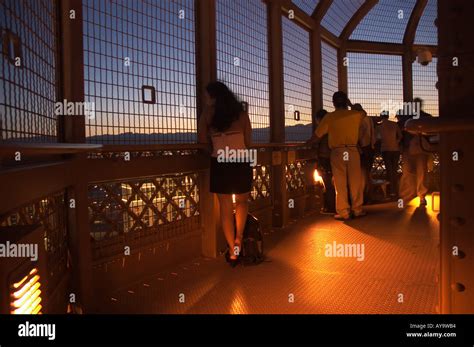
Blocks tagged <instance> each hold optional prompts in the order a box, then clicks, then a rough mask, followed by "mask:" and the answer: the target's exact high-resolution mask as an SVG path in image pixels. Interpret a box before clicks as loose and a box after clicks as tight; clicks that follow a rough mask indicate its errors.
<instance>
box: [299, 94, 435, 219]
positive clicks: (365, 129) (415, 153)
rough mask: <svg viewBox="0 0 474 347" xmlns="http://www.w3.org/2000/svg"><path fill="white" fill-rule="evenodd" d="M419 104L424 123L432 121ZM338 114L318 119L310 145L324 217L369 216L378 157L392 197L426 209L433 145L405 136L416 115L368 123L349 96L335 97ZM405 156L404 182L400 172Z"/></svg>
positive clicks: (322, 113) (321, 112)
mask: <svg viewBox="0 0 474 347" xmlns="http://www.w3.org/2000/svg"><path fill="white" fill-rule="evenodd" d="M414 103H418V105H419V109H420V112H419V113H420V114H419V115H417V116H419V117H420V118H425V117H431V115H429V114H428V113H426V112H424V111H423V110H422V105H423V101H422V100H421V99H419V98H417V99H415V100H414ZM333 104H334V107H335V110H334V111H333V112H330V113H328V112H327V111H326V110H319V111H318V112H316V113H315V115H314V117H313V120H314V124H315V127H314V133H313V136H312V137H311V138H310V139H309V140H308V144H314V145H316V147H317V152H318V171H319V172H320V173H321V176H322V178H323V182H324V186H325V191H324V206H323V209H322V212H323V213H328V214H334V218H335V219H338V220H348V219H350V218H352V217H361V216H364V215H366V212H365V211H364V210H363V208H362V206H363V205H364V204H365V203H367V202H368V201H369V200H370V194H369V193H370V185H371V171H372V166H373V163H374V157H375V154H376V153H377V152H380V153H381V155H382V158H383V161H384V164H385V170H386V174H387V181H388V183H389V194H390V196H391V197H392V198H398V199H402V201H403V203H404V204H406V203H408V202H409V201H410V200H412V199H413V198H415V197H417V196H418V197H419V198H420V206H426V198H425V196H426V194H427V192H428V189H427V187H426V185H425V176H426V172H427V164H428V157H429V153H428V152H427V151H426V149H427V148H429V142H428V140H427V139H426V138H424V137H422V136H415V135H412V134H410V133H408V132H406V131H405V130H404V127H405V122H406V121H407V120H408V119H410V118H412V117H413V116H414V115H409V114H404V112H403V110H399V111H398V112H397V122H394V121H391V120H389V113H388V111H384V112H382V113H381V114H380V117H379V118H378V119H377V117H369V116H368V115H367V112H366V111H365V110H364V109H363V107H362V106H361V105H360V104H352V103H351V102H350V100H349V99H348V97H347V95H346V94H345V93H344V92H341V91H339V92H336V93H334V95H333ZM400 155H401V156H402V176H401V179H400V182H399V175H398V166H399V161H400Z"/></svg>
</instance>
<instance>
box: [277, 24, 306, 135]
mask: <svg viewBox="0 0 474 347" xmlns="http://www.w3.org/2000/svg"><path fill="white" fill-rule="evenodd" d="M282 24H283V78H284V88H285V140H286V141H289V142H294V141H306V140H307V139H309V138H310V137H311V65H310V46H309V32H308V31H306V30H305V29H303V28H302V27H300V26H299V25H298V24H296V23H295V22H293V21H292V20H290V19H288V18H286V17H283V18H282ZM297 112H299V117H300V120H295V113H297Z"/></svg>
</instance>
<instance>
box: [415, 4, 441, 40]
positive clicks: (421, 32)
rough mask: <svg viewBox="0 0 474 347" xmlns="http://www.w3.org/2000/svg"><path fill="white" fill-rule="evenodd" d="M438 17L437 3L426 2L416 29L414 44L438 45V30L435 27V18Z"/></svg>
mask: <svg viewBox="0 0 474 347" xmlns="http://www.w3.org/2000/svg"><path fill="white" fill-rule="evenodd" d="M437 16H438V1H437V0H428V3H427V4H426V6H425V9H424V11H423V14H422V16H421V18H420V21H419V23H418V27H417V28H416V34H415V43H416V44H427V45H437V44H438V29H437V28H436V25H435V20H436V17H437Z"/></svg>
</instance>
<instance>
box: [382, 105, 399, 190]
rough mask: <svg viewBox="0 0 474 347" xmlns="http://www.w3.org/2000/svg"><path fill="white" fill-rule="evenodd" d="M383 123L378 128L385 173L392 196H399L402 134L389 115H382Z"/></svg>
mask: <svg viewBox="0 0 474 347" xmlns="http://www.w3.org/2000/svg"><path fill="white" fill-rule="evenodd" d="M380 117H381V118H382V122H381V123H380V125H379V126H378V127H377V132H378V133H379V134H380V141H381V147H380V151H381V152H382V158H383V162H384V164H385V172H386V173H387V179H388V182H389V183H390V196H391V197H396V196H397V195H398V176H397V170H398V162H399V161H400V141H401V140H402V132H401V130H400V127H399V126H398V124H397V123H395V122H392V121H390V120H389V119H388V118H389V114H388V112H387V113H383V114H381V115H380Z"/></svg>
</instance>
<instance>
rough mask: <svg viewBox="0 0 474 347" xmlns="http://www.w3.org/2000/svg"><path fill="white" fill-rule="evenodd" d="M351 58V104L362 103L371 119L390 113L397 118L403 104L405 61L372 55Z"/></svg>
mask: <svg viewBox="0 0 474 347" xmlns="http://www.w3.org/2000/svg"><path fill="white" fill-rule="evenodd" d="M347 57H348V58H349V61H348V71H347V76H348V84H349V98H350V100H351V102H352V103H360V104H361V105H362V106H363V107H364V109H365V110H366V111H367V113H368V115H370V116H374V115H379V114H380V113H381V112H382V111H389V112H390V117H392V118H393V117H395V114H396V112H397V110H398V108H397V107H396V105H399V104H400V103H401V102H403V85H402V57H401V56H397V55H383V54H368V53H348V54H347ZM387 108H388V110H387Z"/></svg>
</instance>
